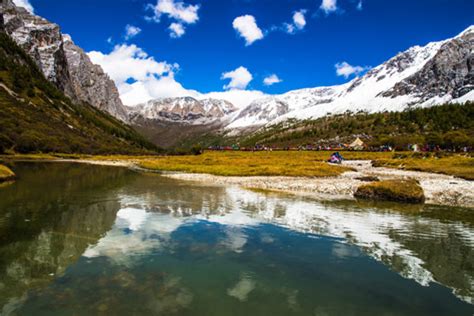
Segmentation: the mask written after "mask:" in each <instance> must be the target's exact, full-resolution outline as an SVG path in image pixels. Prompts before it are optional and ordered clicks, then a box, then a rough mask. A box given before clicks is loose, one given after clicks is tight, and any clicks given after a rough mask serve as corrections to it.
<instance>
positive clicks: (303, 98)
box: [226, 26, 474, 129]
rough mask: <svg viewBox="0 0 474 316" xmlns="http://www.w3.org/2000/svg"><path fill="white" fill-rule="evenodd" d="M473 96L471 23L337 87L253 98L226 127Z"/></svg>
mask: <svg viewBox="0 0 474 316" xmlns="http://www.w3.org/2000/svg"><path fill="white" fill-rule="evenodd" d="M473 100H474V26H471V27H469V28H468V29H466V30H465V31H464V32H462V33H461V34H460V35H458V36H456V37H454V38H452V39H449V40H446V41H440V42H433V43H429V44H427V45H426V46H423V47H421V46H415V47H412V48H410V49H408V50H407V51H405V52H402V53H400V54H398V55H397V56H395V57H393V58H392V59H390V60H388V61H387V62H385V63H383V64H382V65H380V66H378V67H375V68H373V69H371V70H370V71H368V72H367V73H366V74H365V75H364V76H362V77H360V78H356V79H354V80H352V81H351V82H348V83H346V84H343V85H339V86H332V87H320V88H310V89H302V90H295V91H290V92H287V93H285V94H282V95H275V96H271V97H267V98H264V99H259V100H255V101H253V102H252V103H251V104H250V105H249V106H247V107H245V108H243V109H242V110H240V111H239V113H237V114H236V115H234V117H233V119H232V120H231V122H230V124H228V125H227V127H226V128H227V129H244V128H248V127H251V126H254V127H255V126H262V125H265V124H273V123H276V122H280V121H283V120H286V119H289V118H296V119H307V118H318V117H323V116H325V115H330V114H339V113H344V112H346V111H350V112H353V113H356V112H359V111H364V112H369V113H373V112H383V111H403V110H405V109H407V108H409V107H413V106H422V107H427V106H433V105H436V104H441V103H446V102H453V103H454V102H465V101H473Z"/></svg>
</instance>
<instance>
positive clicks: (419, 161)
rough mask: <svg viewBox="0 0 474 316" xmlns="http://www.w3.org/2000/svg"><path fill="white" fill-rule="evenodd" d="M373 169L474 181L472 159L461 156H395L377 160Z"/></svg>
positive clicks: (473, 160)
mask: <svg viewBox="0 0 474 316" xmlns="http://www.w3.org/2000/svg"><path fill="white" fill-rule="evenodd" d="M373 165H374V167H389V168H397V169H403V170H412V171H423V172H434V173H442V174H447V175H452V176H456V177H459V178H463V179H467V180H474V158H473V157H468V156H462V155H452V156H448V157H443V158H436V157H428V158H426V157H413V156H408V157H405V156H403V155H402V156H401V157H398V158H397V155H394V157H392V158H390V159H378V160H375V161H374V162H373Z"/></svg>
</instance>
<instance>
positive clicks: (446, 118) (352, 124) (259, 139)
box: [181, 102, 474, 150]
mask: <svg viewBox="0 0 474 316" xmlns="http://www.w3.org/2000/svg"><path fill="white" fill-rule="evenodd" d="M473 117H474V103H473V102H466V103H465V104H444V105H439V106H434V107H430V108H416V109H409V110H406V111H403V112H383V113H372V114H370V113H363V112H360V113H356V114H352V113H345V114H340V115H334V116H327V117H322V118H318V119H315V120H302V121H300V120H295V119H293V120H288V121H286V122H281V123H278V124H274V125H270V126H267V127H263V128H261V129H259V130H258V131H256V132H254V133H250V134H247V135H246V136H242V135H240V136H236V135H232V134H230V133H220V134H218V133H207V134H204V135H202V136H199V137H196V138H194V139H192V138H188V139H187V140H186V141H184V142H182V143H181V145H182V146H191V145H192V144H201V146H204V147H208V146H230V145H232V144H237V143H238V144H240V146H242V147H253V146H255V145H256V144H259V145H265V146H273V147H279V148H284V147H299V146H306V145H323V146H324V145H331V146H335V145H339V144H347V143H351V142H352V141H353V140H354V139H355V138H356V137H360V138H361V139H362V140H363V141H364V142H365V143H366V144H368V145H369V146H372V147H379V146H383V145H390V146H392V147H395V148H398V149H406V148H407V146H408V145H409V144H415V143H416V144H428V145H431V146H440V147H442V148H445V149H449V150H452V149H456V150H459V149H460V148H461V147H464V146H471V147H472V146H474V121H473V120H472V118H473Z"/></svg>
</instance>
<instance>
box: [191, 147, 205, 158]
mask: <svg viewBox="0 0 474 316" xmlns="http://www.w3.org/2000/svg"><path fill="white" fill-rule="evenodd" d="M191 154H193V155H196V156H198V155H200V154H202V147H201V145H194V146H193V147H191Z"/></svg>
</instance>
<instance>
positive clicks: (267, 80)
mask: <svg viewBox="0 0 474 316" xmlns="http://www.w3.org/2000/svg"><path fill="white" fill-rule="evenodd" d="M280 82H282V80H281V79H280V78H278V76H277V75H276V74H272V75H270V76H267V77H265V79H263V84H264V85H266V86H271V85H273V84H275V83H280Z"/></svg>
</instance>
